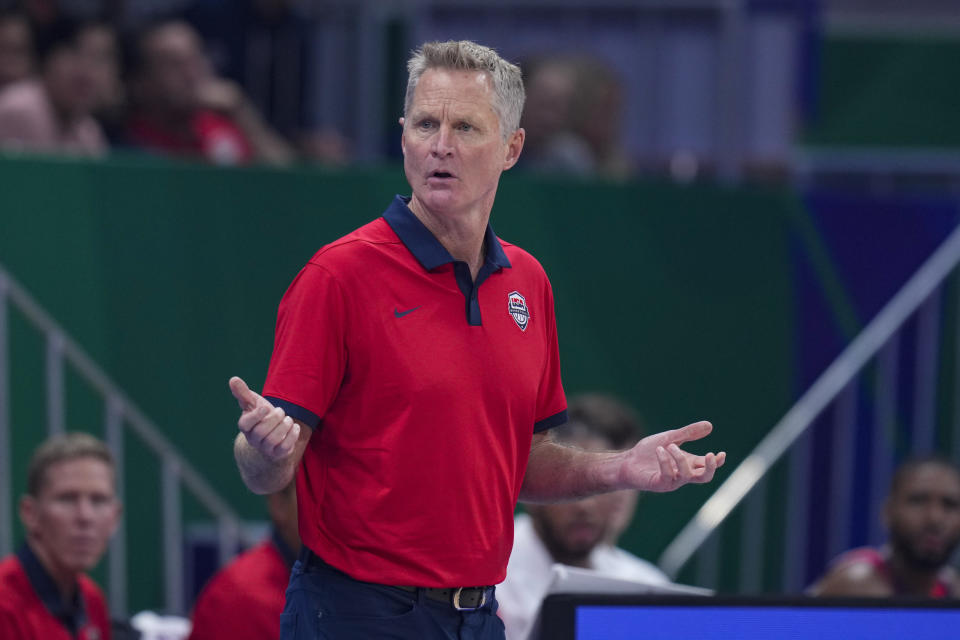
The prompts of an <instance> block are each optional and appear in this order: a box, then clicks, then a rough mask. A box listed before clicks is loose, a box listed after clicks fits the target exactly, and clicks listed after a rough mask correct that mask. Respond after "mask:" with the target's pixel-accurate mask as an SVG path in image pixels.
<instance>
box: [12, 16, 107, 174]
mask: <svg viewBox="0 0 960 640" xmlns="http://www.w3.org/2000/svg"><path fill="white" fill-rule="evenodd" d="M90 28H91V25H90V24H88V23H86V24H85V23H79V22H74V21H71V20H66V19H62V20H58V21H57V22H55V23H53V24H51V25H50V26H48V27H45V28H43V29H40V30H38V31H37V33H36V35H35V48H36V58H37V63H38V65H39V71H40V75H39V77H38V78H36V79H28V80H22V81H20V82H17V83H15V84H13V85H10V86H8V87H7V88H6V89H4V91H3V92H2V93H0V148H3V149H8V150H11V149H12V150H22V151H35V152H46V153H64V154H74V155H87V156H99V155H103V154H104V153H106V151H107V141H106V138H105V137H104V135H103V131H102V130H101V129H100V126H99V125H98V124H97V122H96V120H94V118H93V116H92V115H91V114H92V113H93V110H94V109H95V107H96V104H97V80H96V73H97V72H96V69H95V68H94V66H93V65H92V64H91V63H90V61H89V59H88V57H87V56H86V55H84V54H82V53H81V50H80V42H81V39H82V37H83V35H84V33H85V32H86V31H87V30H88V29H90Z"/></svg>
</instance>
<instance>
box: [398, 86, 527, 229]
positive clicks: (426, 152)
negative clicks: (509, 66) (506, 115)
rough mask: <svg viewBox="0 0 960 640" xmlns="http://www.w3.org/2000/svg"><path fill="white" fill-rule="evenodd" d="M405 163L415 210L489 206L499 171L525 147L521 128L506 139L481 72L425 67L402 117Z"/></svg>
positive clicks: (450, 211) (442, 212)
mask: <svg viewBox="0 0 960 640" xmlns="http://www.w3.org/2000/svg"><path fill="white" fill-rule="evenodd" d="M402 124H403V136H402V138H401V146H402V148H403V167H404V171H405V172H406V175H407V182H409V183H410V186H411V188H412V189H413V202H411V208H413V209H414V211H416V210H417V208H418V207H421V206H422V207H423V208H424V209H426V210H427V211H429V212H431V213H432V214H434V215H439V216H457V215H461V214H466V213H471V212H475V211H484V210H485V211H486V212H489V210H490V209H491V208H492V207H493V200H494V197H495V196H496V193H497V183H498V181H499V180H500V174H501V173H502V172H503V171H504V170H505V169H509V168H510V167H512V166H513V165H514V164H515V163H516V161H517V158H518V157H519V155H520V150H521V149H522V147H523V136H524V133H523V130H522V129H521V130H518V131H515V132H513V133H512V134H511V135H510V136H508V138H507V140H506V141H504V139H503V137H502V136H501V134H500V119H499V118H498V116H497V113H496V112H495V111H494V109H493V88H492V85H491V80H490V76H489V74H487V73H486V72H483V71H457V70H450V69H428V70H427V71H425V72H424V74H423V75H422V76H421V77H420V81H419V82H418V83H417V87H416V90H415V91H414V96H413V102H412V104H411V107H410V112H409V113H408V114H407V117H406V118H404V119H402Z"/></svg>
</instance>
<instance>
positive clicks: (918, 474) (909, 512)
mask: <svg viewBox="0 0 960 640" xmlns="http://www.w3.org/2000/svg"><path fill="white" fill-rule="evenodd" d="M883 518H884V523H885V524H886V526H887V530H888V532H889V536H890V541H889V543H888V544H887V545H886V546H884V547H882V548H880V549H874V548H870V547H867V548H861V549H854V550H852V551H848V552H847V553H845V554H843V555H842V556H840V558H838V559H837V560H836V561H835V562H834V564H833V565H832V566H831V568H830V570H829V571H828V572H827V574H826V575H825V576H824V577H823V578H821V579H820V581H819V582H817V583H816V584H815V585H814V586H813V587H812V588H811V589H810V592H811V593H812V594H813V595H817V596H867V597H889V596H921V597H930V598H948V597H949V598H956V597H960V580H958V576H957V572H956V570H954V569H953V568H952V567H950V566H948V562H949V560H950V556H951V555H952V554H953V552H954V550H955V549H956V548H957V545H958V544H960V470H958V469H957V467H956V466H954V465H953V464H951V463H950V462H948V461H946V460H943V459H940V458H922V459H916V460H911V461H909V462H906V463H904V464H903V465H902V466H901V467H900V468H899V469H897V472H896V473H895V474H894V476H893V481H892V483H891V486H890V495H889V496H888V497H887V501H886V503H885V504H884V510H883Z"/></svg>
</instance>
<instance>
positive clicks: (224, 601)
mask: <svg viewBox="0 0 960 640" xmlns="http://www.w3.org/2000/svg"><path fill="white" fill-rule="evenodd" d="M267 510H268V511H269V512H270V522H271V523H272V525H273V526H272V527H271V531H270V537H269V538H268V539H267V540H264V541H263V542H261V543H260V544H258V545H257V546H255V547H253V548H252V549H249V550H247V551H245V552H244V553H241V554H240V555H239V556H237V558H236V559H234V561H233V562H231V563H230V564H229V565H227V566H226V567H224V568H223V569H222V570H221V571H219V572H218V573H217V574H216V575H214V576H213V577H212V578H210V581H209V582H208V583H207V584H206V586H204V588H203V591H202V592H201V593H200V596H199V597H198V598H197V602H196V605H195V606H194V607H193V615H192V616H191V622H192V623H193V628H192V629H191V631H190V637H189V639H188V640H276V638H279V637H280V613H281V612H282V611H283V594H284V592H285V591H286V590H287V583H288V582H289V581H290V569H291V568H292V567H293V563H294V561H295V560H296V558H297V553H298V552H299V551H300V537H299V536H298V534H297V492H296V488H295V485H294V484H293V483H292V482H291V483H290V484H289V485H287V486H286V487H285V488H284V489H281V490H280V491H278V492H277V493H271V494H270V495H269V496H267Z"/></svg>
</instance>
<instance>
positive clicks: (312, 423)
mask: <svg viewBox="0 0 960 640" xmlns="http://www.w3.org/2000/svg"><path fill="white" fill-rule="evenodd" d="M264 397H265V398H266V399H267V401H268V402H269V403H270V404H272V405H273V406H275V407H280V408H281V409H283V411H284V412H285V413H286V414H287V415H288V416H290V417H291V418H296V419H297V420H299V421H300V422H302V423H304V424H305V425H307V426H308V427H310V428H311V429H316V428H317V425H318V424H320V416H318V415H317V414H315V413H314V412H313V411H308V410H307V409H304V408H303V407H301V406H300V405H298V404H294V403H292V402H290V401H289V400H281V399H280V398H274V397H273V396H264Z"/></svg>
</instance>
